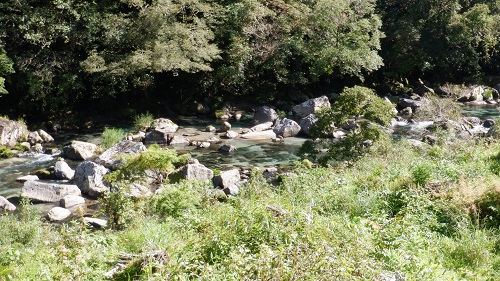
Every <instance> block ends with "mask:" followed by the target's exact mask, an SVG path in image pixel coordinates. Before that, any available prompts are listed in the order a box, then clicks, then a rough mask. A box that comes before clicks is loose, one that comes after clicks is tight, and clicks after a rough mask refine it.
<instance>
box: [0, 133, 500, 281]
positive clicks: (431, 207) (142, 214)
mask: <svg viewBox="0 0 500 281" xmlns="http://www.w3.org/2000/svg"><path fill="white" fill-rule="evenodd" d="M499 152H500V144H499V143H496V142H493V143H491V142H486V141H484V140H481V141H477V142H474V143H455V144H445V145H442V146H433V147H431V146H428V147H423V148H418V147H413V146H410V145H409V144H408V143H407V142H406V141H405V140H402V141H399V142H393V143H389V144H387V143H386V144H385V145H381V146H380V147H379V148H378V150H377V152H376V153H375V154H374V155H371V156H366V157H364V158H362V159H361V160H359V161H357V162H354V163H346V164H345V165H340V166H336V167H329V168H314V169H309V168H307V167H306V166H307V165H303V166H302V165H300V164H298V165H297V167H296V169H295V171H294V173H293V174H292V175H290V176H288V177H285V178H283V180H282V183H281V184H280V185H279V186H271V185H269V184H267V183H266V181H265V180H264V179H263V178H262V177H260V176H259V173H258V172H255V175H254V176H253V177H252V178H251V180H250V182H249V184H248V185H247V186H246V187H243V188H242V189H241V194H240V195H239V196H238V197H234V198H228V199H227V200H216V199H215V198H214V197H213V196H211V195H209V194H207V192H206V190H207V188H208V184H205V183H197V182H183V183H181V184H176V185H165V192H163V193H162V194H160V195H156V196H154V197H153V198H151V199H147V200H144V201H135V202H128V203H130V205H129V207H130V208H131V209H130V211H127V212H125V213H126V215H127V218H128V219H129V220H128V221H127V224H126V226H125V228H124V229H122V230H112V229H107V230H102V231H96V230H90V229H86V228H85V227H84V226H83V224H81V223H79V222H73V223H70V224H67V225H63V226H57V225H52V224H48V223H46V222H43V221H40V220H39V218H38V216H36V215H35V214H33V212H32V211H30V208H29V206H21V209H22V211H21V213H20V218H19V219H17V218H16V217H15V216H13V215H3V216H1V217H0V225H1V226H2V227H1V228H0V280H1V279H2V278H3V279H5V280H9V279H12V280H35V279H36V280H103V279H104V280H105V279H106V278H108V279H114V280H187V279H193V280H198V279H201V280H380V279H381V278H382V277H383V276H392V275H394V274H396V273H397V274H401V275H402V276H404V278H406V280H497V279H496V278H498V276H500V230H499V225H500V214H499V212H500V211H499V210H500V178H499V177H498V173H499V172H500V157H498V153H499ZM117 264H122V265H123V266H122V267H116V266H117ZM114 268H117V270H116V271H115V272H114V275H113V276H112V277H105V274H106V273H107V272H110V271H111V270H112V269H114ZM111 275H112V274H111V273H109V275H108V276H111Z"/></svg>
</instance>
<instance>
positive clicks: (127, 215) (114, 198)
mask: <svg viewBox="0 0 500 281" xmlns="http://www.w3.org/2000/svg"><path fill="white" fill-rule="evenodd" d="M125 188H126V186H120V188H117V187H116V185H115V188H113V189H112V190H111V191H109V192H106V193H105V194H104V196H103V197H102V198H99V203H101V209H100V212H102V213H103V214H105V215H106V216H107V217H108V218H109V226H110V227H111V228H113V229H124V228H125V227H126V226H128V225H129V223H130V222H131V221H132V219H133V218H134V216H135V214H134V210H135V208H134V207H135V206H134V202H133V199H132V198H131V196H129V195H127V194H126V192H125V190H124V189H125Z"/></svg>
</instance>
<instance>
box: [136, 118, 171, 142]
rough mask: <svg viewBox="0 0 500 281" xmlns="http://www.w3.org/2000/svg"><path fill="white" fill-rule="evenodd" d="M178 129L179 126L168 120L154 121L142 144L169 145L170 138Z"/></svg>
mask: <svg viewBox="0 0 500 281" xmlns="http://www.w3.org/2000/svg"><path fill="white" fill-rule="evenodd" d="M178 128H179V126H177V124H175V123H174V122H172V120H170V119H166V118H159V119H155V120H154V121H153V126H152V127H151V130H149V131H148V132H147V133H146V135H145V137H144V143H145V144H151V143H160V144H170V141H171V140H172V136H173V134H174V133H175V132H176V131H177V129H178Z"/></svg>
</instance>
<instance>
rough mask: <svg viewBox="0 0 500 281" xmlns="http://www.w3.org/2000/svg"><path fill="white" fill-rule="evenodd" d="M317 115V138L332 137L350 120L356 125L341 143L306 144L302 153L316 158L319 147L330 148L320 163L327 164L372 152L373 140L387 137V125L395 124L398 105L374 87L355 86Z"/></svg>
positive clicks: (351, 127)
mask: <svg viewBox="0 0 500 281" xmlns="http://www.w3.org/2000/svg"><path fill="white" fill-rule="evenodd" d="M317 115H318V121H317V122H316V123H315V124H314V125H313V126H312V128H311V134H312V136H313V137H325V136H328V135H329V134H330V133H331V132H332V130H333V127H334V125H335V126H344V125H345V124H346V122H350V123H351V124H353V125H351V126H350V130H349V133H348V134H347V136H346V137H345V138H344V139H343V140H341V141H339V142H329V141H326V142H325V141H323V142H322V143H319V144H316V143H312V142H306V143H305V144H304V145H303V147H302V148H301V150H300V153H301V154H302V155H307V156H309V157H311V158H312V159H313V160H316V155H317V154H318V150H317V149H316V148H317V146H323V147H326V148H327V151H326V153H324V154H323V155H320V157H319V159H318V160H319V161H320V163H322V164H326V163H327V162H328V161H330V160H346V159H354V158H357V157H359V156H361V155H362V154H363V153H364V152H366V151H368V147H369V146H371V145H372V144H373V142H376V141H379V140H382V139H384V138H385V139H386V138H387V133H386V132H385V128H384V126H388V125H389V124H390V123H391V120H392V118H393V117H394V115H395V113H394V106H393V105H392V104H391V103H390V102H387V101H385V100H384V99H382V98H380V97H378V96H376V95H375V92H374V91H373V90H371V89H369V88H365V87H360V86H355V87H353V88H346V89H344V91H343V92H342V93H341V94H340V96H339V98H338V99H337V101H336V102H335V103H334V104H333V105H332V107H331V108H326V109H323V110H321V111H319V112H318V113H317ZM366 141H368V142H366Z"/></svg>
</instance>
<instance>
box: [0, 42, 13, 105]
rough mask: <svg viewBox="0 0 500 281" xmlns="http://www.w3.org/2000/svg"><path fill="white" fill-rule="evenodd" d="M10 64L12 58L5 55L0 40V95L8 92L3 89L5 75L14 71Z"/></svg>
mask: <svg viewBox="0 0 500 281" xmlns="http://www.w3.org/2000/svg"><path fill="white" fill-rule="evenodd" d="M12 65H13V64H12V60H11V59H10V58H9V57H7V54H6V52H5V50H4V48H3V44H2V41H0V95H2V94H7V93H8V92H7V89H5V76H6V75H9V74H11V73H14V68H13V67H12Z"/></svg>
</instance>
